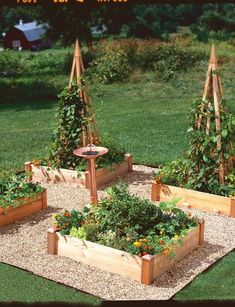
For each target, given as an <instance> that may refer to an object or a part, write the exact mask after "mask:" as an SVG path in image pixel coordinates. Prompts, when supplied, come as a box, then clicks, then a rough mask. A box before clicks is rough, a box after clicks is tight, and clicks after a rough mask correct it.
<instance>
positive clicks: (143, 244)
mask: <svg viewBox="0 0 235 307" xmlns="http://www.w3.org/2000/svg"><path fill="white" fill-rule="evenodd" d="M107 192H108V197H106V198H104V199H102V200H101V201H100V202H99V204H98V205H97V206H91V205H88V206H85V207H84V208H83V210H82V211H76V210H72V211H71V212H69V211H65V212H64V213H58V214H56V215H54V222H53V225H54V227H55V229H56V230H58V231H60V232H61V234H67V235H70V236H73V237H77V238H80V239H83V240H84V239H86V240H90V241H92V242H96V243H99V244H102V245H106V246H109V247H113V248H117V249H120V250H123V251H127V252H130V253H131V254H135V255H139V256H143V255H145V254H147V253H148V254H156V253H158V252H161V251H162V252H164V254H166V255H169V256H173V255H174V252H175V247H176V246H177V245H179V244H182V237H184V236H186V235H187V233H188V231H189V230H190V229H191V228H193V227H195V226H196V225H197V218H195V217H192V216H191V215H187V214H186V213H184V212H183V211H182V210H181V209H179V208H177V207H176V202H177V200H174V201H171V202H166V203H160V205H159V206H156V205H155V204H153V203H151V202H150V201H149V200H147V199H142V198H139V197H137V196H135V195H131V194H130V193H129V192H128V189H127V185H126V184H124V183H119V184H118V185H116V186H113V187H111V188H109V189H107Z"/></svg>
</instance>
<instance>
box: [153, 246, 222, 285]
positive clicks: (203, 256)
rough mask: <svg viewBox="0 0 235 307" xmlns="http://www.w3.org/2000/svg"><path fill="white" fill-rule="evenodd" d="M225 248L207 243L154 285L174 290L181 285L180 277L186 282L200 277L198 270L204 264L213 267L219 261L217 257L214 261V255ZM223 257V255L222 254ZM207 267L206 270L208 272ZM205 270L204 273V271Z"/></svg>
mask: <svg viewBox="0 0 235 307" xmlns="http://www.w3.org/2000/svg"><path fill="white" fill-rule="evenodd" d="M224 248H225V247H224V246H222V245H218V244H211V243H209V242H207V241H205V242H204V244H203V245H202V246H200V247H199V248H197V249H196V250H194V251H193V252H192V253H191V254H190V255H188V256H187V257H186V258H184V259H182V260H181V261H180V262H178V263H177V264H176V265H175V266H174V267H173V268H172V269H170V270H169V271H167V272H166V273H165V274H163V275H161V276H160V277H159V278H158V279H157V280H156V281H155V282H154V284H153V286H155V287H160V288H174V287H176V286H177V285H178V284H179V279H180V277H182V276H183V278H184V280H189V279H190V278H191V277H194V278H195V277H196V276H198V269H199V267H200V266H201V265H202V264H203V263H204V264H207V267H208V266H211V265H212V264H213V263H214V262H216V261H217V260H219V259H218V256H217V255H215V256H214V259H213V258H212V254H214V253H218V252H219V251H221V250H223V249H224ZM221 257H223V255H222V254H221ZM207 267H206V268H205V269H204V270H206V269H207ZM204 270H203V271H204Z"/></svg>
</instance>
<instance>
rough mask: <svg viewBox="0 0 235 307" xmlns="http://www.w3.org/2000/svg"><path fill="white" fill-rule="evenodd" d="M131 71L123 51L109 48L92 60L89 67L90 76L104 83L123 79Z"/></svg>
mask: <svg viewBox="0 0 235 307" xmlns="http://www.w3.org/2000/svg"><path fill="white" fill-rule="evenodd" d="M129 72H130V65H129V64H128V58H127V56H126V54H125V53H124V52H123V51H120V50H109V51H108V52H107V53H104V54H103V55H101V56H100V57H99V58H97V59H95V60H93V61H92V63H91V66H90V68H89V69H88V75H89V76H90V78H92V79H95V80H96V81H98V82H100V83H104V84H108V83H112V82H116V81H121V80H123V79H125V78H126V77H127V76H128V75H129Z"/></svg>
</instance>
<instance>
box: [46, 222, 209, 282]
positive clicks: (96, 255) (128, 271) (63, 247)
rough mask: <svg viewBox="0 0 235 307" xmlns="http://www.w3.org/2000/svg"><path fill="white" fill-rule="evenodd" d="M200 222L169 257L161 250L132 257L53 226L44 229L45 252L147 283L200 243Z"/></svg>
mask: <svg viewBox="0 0 235 307" xmlns="http://www.w3.org/2000/svg"><path fill="white" fill-rule="evenodd" d="M204 225H205V222H204V220H200V221H199V223H198V225H197V226H196V227H195V228H193V229H191V230H190V231H189V233H188V235H187V236H186V237H185V238H183V239H182V240H183V245H182V246H177V247H176V256H175V257H174V258H172V259H170V258H169V257H168V256H166V255H164V254H163V253H159V254H156V255H145V256H143V257H138V256H132V255H131V254H129V253H127V252H124V251H121V250H118V249H114V248H111V247H107V246H104V245H100V244H97V243H94V242H90V241H86V240H81V239H78V238H72V237H69V236H68V235H64V236H62V235H61V234H60V233H59V232H58V231H55V230H53V228H50V229H48V232H47V252H48V253H49V254H52V255H60V256H65V257H68V258H70V259H73V260H76V261H79V262H82V263H84V264H87V265H91V266H95V267H97V268H99V269H102V270H105V271H109V272H112V273H118V274H120V275H122V276H125V277H129V278H131V279H133V280H137V281H138V282H141V283H142V284H146V285H150V284H151V283H152V282H154V280H155V279H156V278H157V277H159V276H160V275H161V274H162V273H164V272H166V271H167V270H169V269H170V268H171V267H172V266H173V265H174V264H175V263H176V262H178V261H179V260H181V259H183V258H184V257H186V256H187V255H188V254H189V253H191V252H192V251H193V250H194V249H196V248H197V247H198V246H199V245H201V244H203V241H204ZM78 274H79V272H78Z"/></svg>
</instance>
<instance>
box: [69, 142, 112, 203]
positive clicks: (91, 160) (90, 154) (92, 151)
mask: <svg viewBox="0 0 235 307" xmlns="http://www.w3.org/2000/svg"><path fill="white" fill-rule="evenodd" d="M108 151H109V150H108V148H105V147H100V146H95V145H93V144H89V145H87V147H80V148H78V149H75V150H74V151H73V153H74V155H75V156H78V157H82V158H85V159H87V161H88V167H89V173H90V195H91V196H90V197H91V203H92V204H97V203H98V195H97V185H96V176H95V159H96V158H98V157H100V156H102V155H105V154H106V153H107V152H108Z"/></svg>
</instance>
